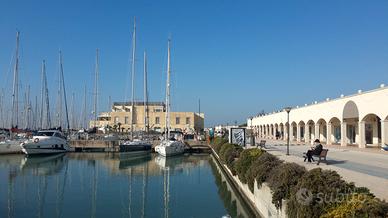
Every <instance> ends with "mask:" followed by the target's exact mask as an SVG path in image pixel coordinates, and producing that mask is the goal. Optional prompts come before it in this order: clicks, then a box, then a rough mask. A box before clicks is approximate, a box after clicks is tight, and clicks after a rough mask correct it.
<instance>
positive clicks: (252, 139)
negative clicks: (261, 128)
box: [249, 117, 255, 146]
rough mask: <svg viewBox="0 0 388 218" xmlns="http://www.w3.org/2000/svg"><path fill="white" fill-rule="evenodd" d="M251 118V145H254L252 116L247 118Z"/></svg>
mask: <svg viewBox="0 0 388 218" xmlns="http://www.w3.org/2000/svg"><path fill="white" fill-rule="evenodd" d="M249 119H250V120H251V146H255V139H254V138H253V137H254V136H253V125H252V120H253V117H250V118H249Z"/></svg>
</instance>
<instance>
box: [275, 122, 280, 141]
mask: <svg viewBox="0 0 388 218" xmlns="http://www.w3.org/2000/svg"><path fill="white" fill-rule="evenodd" d="M275 139H276V140H278V139H280V131H279V125H278V124H277V123H276V124H275Z"/></svg>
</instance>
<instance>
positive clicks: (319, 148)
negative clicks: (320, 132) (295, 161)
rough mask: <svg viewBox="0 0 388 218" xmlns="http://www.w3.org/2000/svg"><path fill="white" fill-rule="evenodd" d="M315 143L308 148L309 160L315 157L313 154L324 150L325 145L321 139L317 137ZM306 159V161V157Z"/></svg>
mask: <svg viewBox="0 0 388 218" xmlns="http://www.w3.org/2000/svg"><path fill="white" fill-rule="evenodd" d="M314 145H315V147H314V148H312V149H310V150H308V151H307V153H306V157H307V159H308V162H311V160H312V159H313V155H320V154H321V152H322V149H323V146H322V145H321V142H320V141H319V139H315V141H314ZM304 161H306V158H305V159H304Z"/></svg>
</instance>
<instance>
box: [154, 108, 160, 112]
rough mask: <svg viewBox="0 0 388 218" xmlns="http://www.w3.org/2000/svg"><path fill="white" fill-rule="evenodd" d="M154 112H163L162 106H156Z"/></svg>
mask: <svg viewBox="0 0 388 218" xmlns="http://www.w3.org/2000/svg"><path fill="white" fill-rule="evenodd" d="M154 112H162V109H160V108H155V109H154Z"/></svg>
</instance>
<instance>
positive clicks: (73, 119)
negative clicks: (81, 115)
mask: <svg viewBox="0 0 388 218" xmlns="http://www.w3.org/2000/svg"><path fill="white" fill-rule="evenodd" d="M74 104H75V94H74V92H73V93H72V95H71V106H70V107H71V108H70V110H71V111H70V116H71V119H70V121H71V123H70V124H71V125H70V126H71V128H72V129H75V128H76V125H75V119H76V115H75V110H74Z"/></svg>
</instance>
